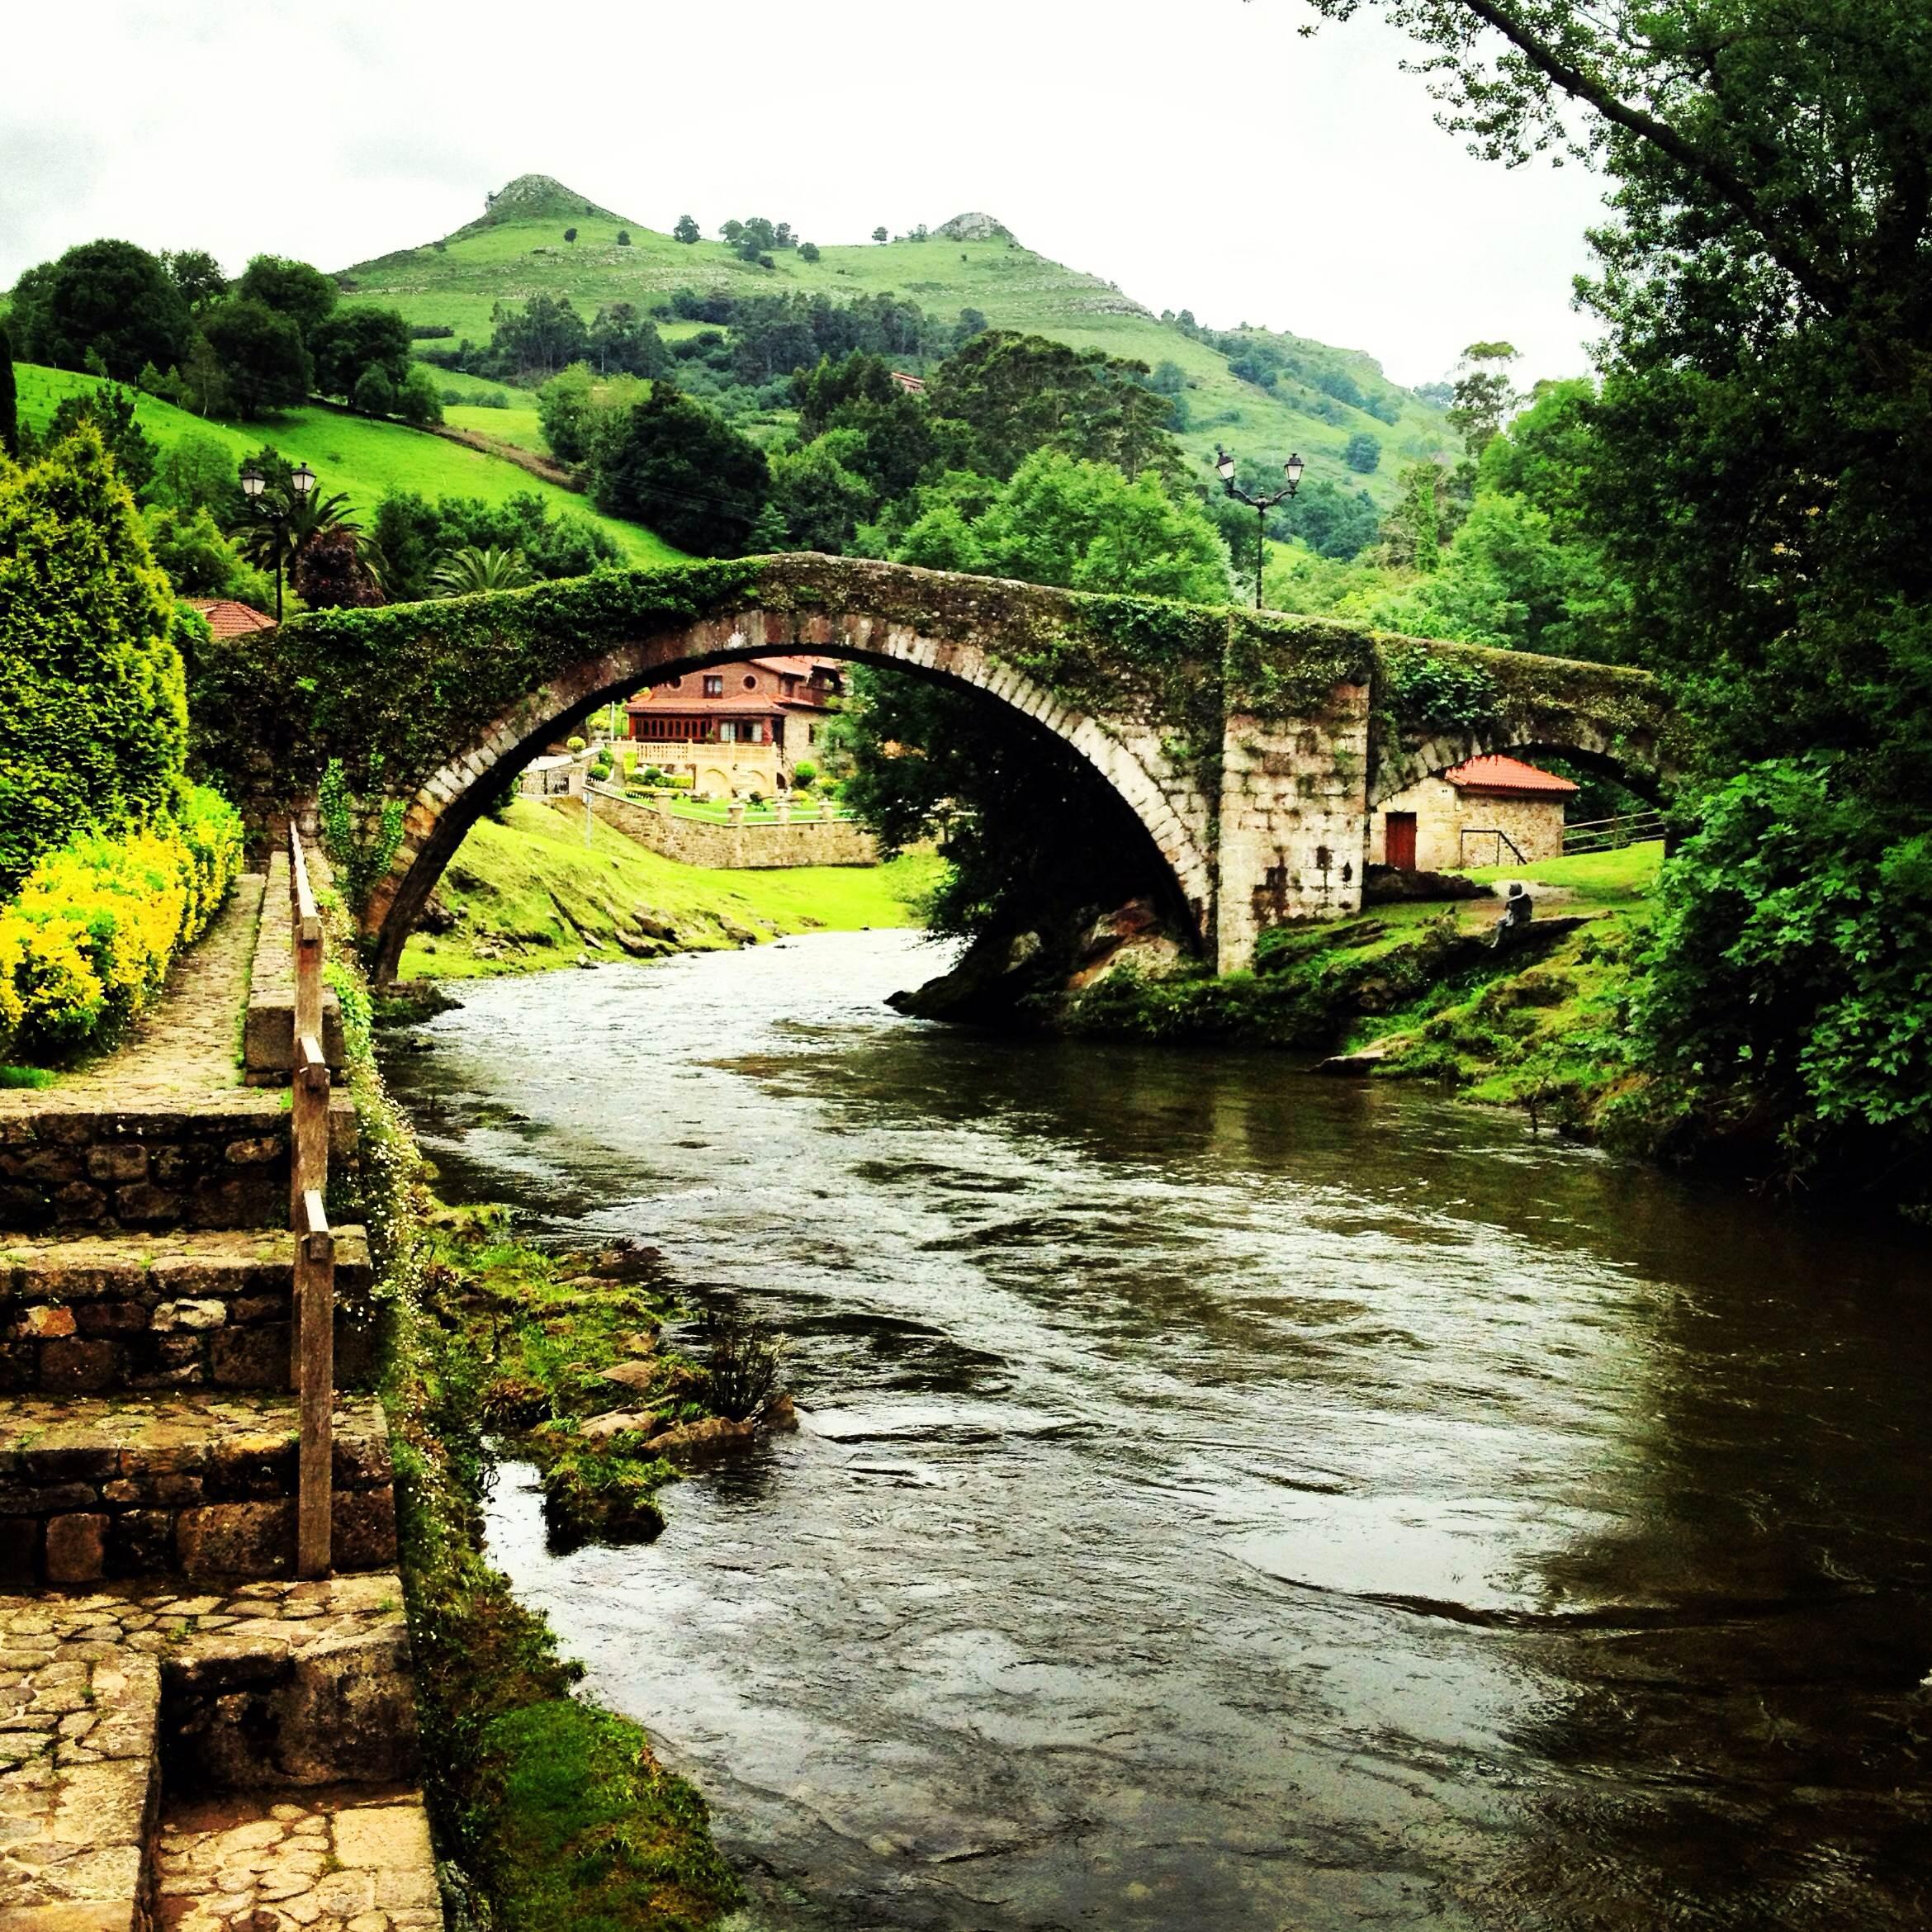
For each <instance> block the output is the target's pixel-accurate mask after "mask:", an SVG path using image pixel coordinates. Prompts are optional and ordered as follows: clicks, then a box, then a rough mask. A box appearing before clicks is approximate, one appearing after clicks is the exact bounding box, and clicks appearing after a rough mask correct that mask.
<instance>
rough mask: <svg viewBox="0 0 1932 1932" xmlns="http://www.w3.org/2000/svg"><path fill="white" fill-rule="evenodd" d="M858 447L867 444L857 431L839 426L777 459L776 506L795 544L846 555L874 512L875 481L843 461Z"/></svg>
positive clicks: (773, 494) (773, 471) (790, 542)
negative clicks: (842, 458)
mask: <svg viewBox="0 0 1932 1932" xmlns="http://www.w3.org/2000/svg"><path fill="white" fill-rule="evenodd" d="M855 446H856V447H863V442H862V438H860V436H859V433H858V432H857V431H856V430H852V429H840V430H834V431H833V432H832V433H831V434H830V435H827V436H822V437H820V438H818V439H817V441H816V442H813V443H807V445H806V446H805V447H803V449H798V450H791V451H786V452H781V453H780V454H779V455H778V456H776V457H774V458H773V459H772V464H771V503H772V507H773V508H774V509H775V510H776V511H777V512H778V513H779V516H780V517H781V518H782V519H783V520H784V532H785V540H786V542H788V545H789V546H790V547H793V548H794V549H798V550H821V551H825V552H828V553H830V554H831V555H832V556H838V555H841V553H843V552H845V550H846V549H847V548H848V547H850V544H851V542H852V538H853V535H854V533H855V531H856V530H857V528H858V527H859V524H860V523H862V522H864V519H866V518H867V517H869V515H870V514H872V509H873V504H874V494H873V490H872V486H871V485H870V484H869V483H868V482H867V481H865V479H864V477H863V476H859V475H857V474H855V472H854V471H852V470H850V469H848V468H847V467H846V466H845V464H844V463H843V462H841V461H840V460H839V458H840V456H841V453H845V454H851V453H854V452H855Z"/></svg>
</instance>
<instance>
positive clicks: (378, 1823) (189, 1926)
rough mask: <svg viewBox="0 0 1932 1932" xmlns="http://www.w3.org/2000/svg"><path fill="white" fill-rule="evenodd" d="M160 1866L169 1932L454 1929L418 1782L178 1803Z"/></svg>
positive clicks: (163, 1919) (165, 1824) (166, 1829)
mask: <svg viewBox="0 0 1932 1932" xmlns="http://www.w3.org/2000/svg"><path fill="white" fill-rule="evenodd" d="M159 1868H160V1885H159V1892H160V1911H159V1922H160V1924H161V1925H163V1927H165V1928H166V1929H167V1932H298V1929H300V1932H429V1929H431V1928H434V1927H440V1926H441V1925H442V1924H443V1909H442V1905H441V1902H440V1896H439V1894H438V1891H437V1887H436V1863H435V1856H434V1854H433V1852H432V1851H431V1849H430V1844H429V1825H428V1823H427V1821H425V1819H424V1816H423V1801H422V1797H421V1794H420V1793H419V1792H416V1791H414V1790H413V1789H411V1788H409V1787H407V1786H396V1785H367V1784H353V1785H334V1786H330V1787H328V1788H324V1789H323V1790H320V1791H305V1792H298V1793H291V1794H290V1795H289V1797H287V1798H286V1800H284V1801H282V1802H277V1803H273V1804H264V1803H263V1802H260V1801H258V1800H250V1799H238V1798H232V1797H223V1798H209V1799H204V1800H202V1801H201V1802H199V1803H190V1804H183V1805H182V1806H179V1807H171V1808H170V1810H169V1811H168V1814H167V1816H165V1817H163V1820H162V1824H161V1842H160V1854H159Z"/></svg>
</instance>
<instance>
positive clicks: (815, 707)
mask: <svg viewBox="0 0 1932 1932" xmlns="http://www.w3.org/2000/svg"><path fill="white" fill-rule="evenodd" d="M844 691H845V678H844V674H843V667H842V666H841V664H840V661H839V660H838V659H836V657H805V656H779V657H754V658H751V659H750V660H748V661H746V662H745V663H743V664H724V665H717V667H715V668H714V669H713V670H707V671H686V672H684V675H682V676H680V677H675V678H667V679H666V680H665V682H664V683H662V684H651V685H648V686H646V689H643V690H642V691H640V692H639V693H638V694H637V696H636V697H634V698H632V699H631V701H630V702H629V703H627V705H625V707H624V717H625V727H626V729H627V732H628V733H629V735H630V738H631V741H632V744H633V745H634V746H636V748H637V759H638V762H639V763H640V764H641V765H656V766H657V767H658V768H659V769H660V770H662V771H667V772H670V774H672V775H673V776H674V777H689V779H690V780H691V783H692V785H693V788H694V789H695V790H696V791H698V792H700V793H703V794H705V795H706V796H708V797H710V798H747V797H749V796H750V795H751V793H754V792H756V793H758V794H759V795H760V797H761V798H776V797H777V796H778V795H779V793H781V792H785V791H788V790H789V789H790V788H791V784H792V769H793V766H794V765H798V764H799V763H801V762H802V761H804V760H811V761H812V762H817V759H818V757H819V756H820V753H819V751H818V750H817V747H818V746H819V744H820V742H821V739H822V733H823V732H824V730H825V727H826V724H827V722H829V721H830V719H831V717H832V714H833V713H835V712H836V710H837V709H838V706H839V700H840V698H841V696H842V695H843V694H844Z"/></svg>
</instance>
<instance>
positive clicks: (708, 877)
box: [400, 798, 939, 979]
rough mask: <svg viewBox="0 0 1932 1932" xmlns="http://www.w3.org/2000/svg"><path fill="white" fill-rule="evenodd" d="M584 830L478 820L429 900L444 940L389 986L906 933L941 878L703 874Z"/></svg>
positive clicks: (845, 871)
mask: <svg viewBox="0 0 1932 1932" xmlns="http://www.w3.org/2000/svg"><path fill="white" fill-rule="evenodd" d="M583 826H584V821H583V817H582V812H581V807H569V808H566V809H559V808H558V807H553V806H550V805H545V804H540V803H537V801H536V800H534V799H528V798H523V799H519V800H518V801H517V802H516V803H514V805H512V806H511V807H510V809H509V814H508V817H507V819H506V821H505V822H504V823H502V824H499V823H497V822H495V820H492V819H488V818H485V819H482V820H481V821H479V822H478V823H477V824H476V826H474V827H473V828H472V830H471V832H470V835H469V836H468V837H467V838H466V839H465V840H464V841H463V843H462V847H461V848H460V849H459V850H458V851H457V855H456V856H455V858H454V859H452V860H451V861H450V864H449V869H448V870H447V872H445V873H444V874H443V882H442V883H441V884H440V885H439V886H438V888H437V895H436V896H437V898H438V901H439V902H441V903H442V904H443V905H444V906H445V907H448V908H449V910H450V911H451V912H452V913H453V914H455V916H456V918H457V925H456V926H455V928H454V929H453V930H451V931H448V932H446V933H440V934H431V933H424V932H419V933H416V934H414V935H412V936H411V937H410V941H409V944H408V945H407V946H405V949H404V950H403V957H402V966H401V972H400V978H405V979H426V978H443V979H466V978H478V977H481V976H483V975H487V974H493V973H514V972H528V971H532V970H535V969H538V968H544V967H550V966H563V965H568V964H571V962H572V961H573V960H575V959H576V958H577V956H578V955H579V954H580V953H587V954H589V955H590V957H592V958H602V959H621V958H623V957H625V956H626V955H627V954H629V955H631V956H633V957H642V958H650V957H654V956H656V955H657V954H661V953H668V952H673V951H696V950H705V949H718V948H722V947H727V946H735V945H744V944H746V943H748V942H753V941H758V940H768V939H775V938H778V937H779V936H781V935H785V934H788V933H799V932H810V931H841V932H850V931H855V930H859V928H861V927H866V926H916V925H918V924H919V923H920V918H919V915H918V912H917V911H916V902H917V901H918V900H919V899H920V898H921V897H922V896H923V895H924V894H925V893H926V892H928V891H929V890H930V888H931V886H932V884H933V883H934V881H935V877H936V874H937V872H938V869H939V861H938V860H937V859H932V858H930V857H926V856H924V855H911V854H909V855H907V856H906V857H905V858H902V859H895V860H893V862H892V863H891V864H888V865H880V866H800V867H798V868H795V869H787V870H781V871H771V872H750V871H743V872H741V871H732V872H722V871H711V870H708V869H705V868H703V867H701V866H695V865H683V864H679V863H678V861H677V860H675V859H665V858H663V857H661V855H658V854H657V853H656V852H651V851H648V850H646V849H645V848H644V847H643V846H642V845H638V844H637V843H636V842H635V841H632V840H630V839H627V838H626V837H624V836H623V834H622V833H620V832H617V831H612V830H611V828H610V827H609V826H607V825H604V824H602V823H597V824H594V826H593V828H592V836H591V838H590V841H589V842H588V843H586V841H585V837H584V831H583ZM640 916H642V921H643V922H647V923H641V919H640ZM664 929H669V930H668V933H667V932H666V931H665V930H664ZM592 941H595V942H596V943H595V944H594V945H593V944H591V942H592Z"/></svg>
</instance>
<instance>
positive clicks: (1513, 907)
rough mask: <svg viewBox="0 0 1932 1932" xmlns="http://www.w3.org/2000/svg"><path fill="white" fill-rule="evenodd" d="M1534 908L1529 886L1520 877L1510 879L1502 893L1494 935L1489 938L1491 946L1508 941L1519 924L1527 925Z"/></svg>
mask: <svg viewBox="0 0 1932 1932" xmlns="http://www.w3.org/2000/svg"><path fill="white" fill-rule="evenodd" d="M1535 910H1536V907H1535V905H1534V902H1532V900H1531V898H1530V896H1529V888H1527V886H1526V885H1524V883H1522V880H1521V879H1520V878H1513V879H1511V880H1510V882H1509V884H1508V889H1507V890H1506V891H1505V892H1504V893H1503V916H1502V917H1501V918H1500V919H1499V920H1498V921H1496V936H1495V937H1494V939H1493V940H1490V942H1489V944H1490V945H1493V946H1500V945H1505V944H1507V943H1508V938H1509V935H1510V934H1511V933H1512V932H1513V931H1514V930H1516V928H1517V927H1518V926H1527V925H1528V924H1529V922H1530V916H1531V915H1532V913H1533V912H1534V911H1535Z"/></svg>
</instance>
